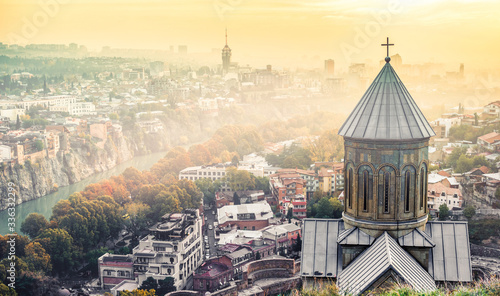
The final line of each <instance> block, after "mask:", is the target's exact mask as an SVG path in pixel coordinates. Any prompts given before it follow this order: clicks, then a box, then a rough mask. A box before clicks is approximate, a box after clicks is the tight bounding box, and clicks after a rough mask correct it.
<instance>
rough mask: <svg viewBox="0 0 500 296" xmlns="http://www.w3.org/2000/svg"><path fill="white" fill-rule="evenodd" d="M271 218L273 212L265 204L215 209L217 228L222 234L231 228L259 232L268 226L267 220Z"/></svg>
mask: <svg viewBox="0 0 500 296" xmlns="http://www.w3.org/2000/svg"><path fill="white" fill-rule="evenodd" d="M273 217H274V214H273V211H272V210H271V206H270V205H269V204H268V203H267V202H258V203H253V204H244V205H233V206H224V207H222V208H220V209H217V219H218V223H219V225H218V228H219V230H221V231H224V232H227V231H229V230H231V229H232V228H233V227H236V228H237V229H243V230H259V229H262V228H264V227H266V226H269V220H270V219H271V218H273Z"/></svg>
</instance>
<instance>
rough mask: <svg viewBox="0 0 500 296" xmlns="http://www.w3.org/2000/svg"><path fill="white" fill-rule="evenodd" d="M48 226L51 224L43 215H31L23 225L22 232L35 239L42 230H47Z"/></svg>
mask: <svg viewBox="0 0 500 296" xmlns="http://www.w3.org/2000/svg"><path fill="white" fill-rule="evenodd" d="M48 225H49V222H48V221H47V219H45V217H44V216H43V215H41V214H39V213H31V214H29V215H28V217H26V219H24V221H23V222H22V223H21V231H22V232H23V233H26V234H27V235H29V236H30V237H31V238H32V239H34V238H36V237H37V236H38V235H39V234H40V232H41V231H42V230H44V229H45V228H47V226H48Z"/></svg>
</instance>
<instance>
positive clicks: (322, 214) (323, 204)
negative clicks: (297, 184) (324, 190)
mask: <svg viewBox="0 0 500 296" xmlns="http://www.w3.org/2000/svg"><path fill="white" fill-rule="evenodd" d="M314 207H316V216H315V217H316V218H332V217H333V206H332V203H330V200H329V199H328V197H326V196H325V197H323V198H321V199H320V200H319V202H318V203H317V204H315V205H314Z"/></svg>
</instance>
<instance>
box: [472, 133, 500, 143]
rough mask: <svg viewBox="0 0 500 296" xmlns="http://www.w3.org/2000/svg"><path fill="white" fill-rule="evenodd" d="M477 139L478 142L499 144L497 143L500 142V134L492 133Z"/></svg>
mask: <svg viewBox="0 0 500 296" xmlns="http://www.w3.org/2000/svg"><path fill="white" fill-rule="evenodd" d="M477 139H478V140H483V141H485V142H487V143H490V144H492V143H494V142H497V141H499V140H500V134H499V133H497V132H491V133H489V134H486V135H483V136H481V137H478V138H477Z"/></svg>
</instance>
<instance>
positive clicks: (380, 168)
mask: <svg viewBox="0 0 500 296" xmlns="http://www.w3.org/2000/svg"><path fill="white" fill-rule="evenodd" d="M387 167H391V168H392V169H393V170H394V172H397V171H398V168H397V167H396V166H395V165H393V164H392V163H388V162H386V163H382V164H381V165H379V166H378V168H377V171H376V172H375V173H376V174H378V173H379V172H380V171H381V170H382V169H387Z"/></svg>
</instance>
